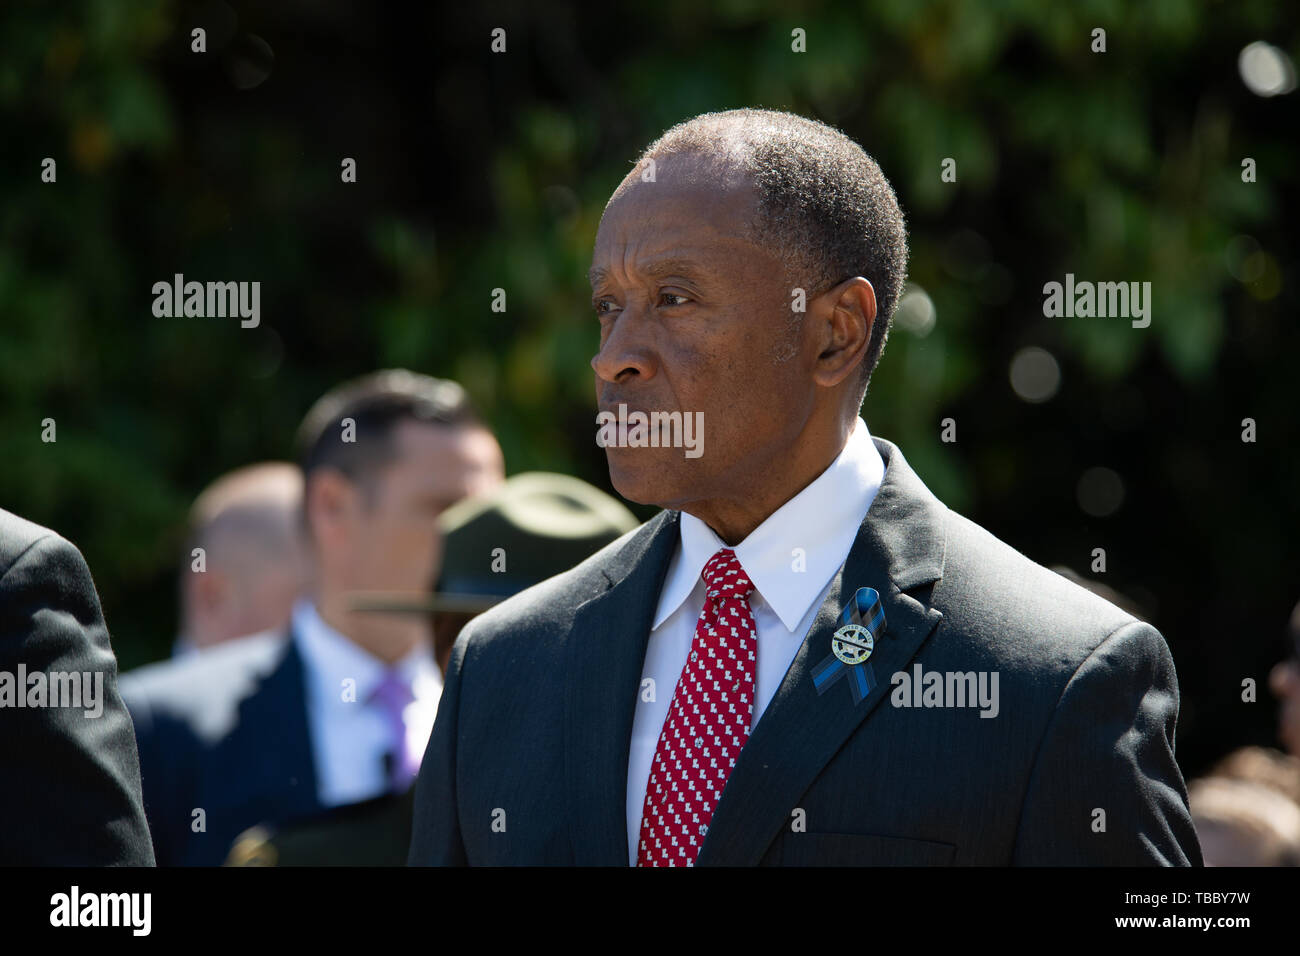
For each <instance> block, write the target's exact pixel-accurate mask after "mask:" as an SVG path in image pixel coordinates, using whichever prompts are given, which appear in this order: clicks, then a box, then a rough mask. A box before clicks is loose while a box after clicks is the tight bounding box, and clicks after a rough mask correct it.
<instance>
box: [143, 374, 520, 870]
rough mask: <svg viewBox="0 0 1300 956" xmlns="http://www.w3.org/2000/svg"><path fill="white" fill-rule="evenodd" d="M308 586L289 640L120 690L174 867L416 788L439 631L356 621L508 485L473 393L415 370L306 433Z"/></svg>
mask: <svg viewBox="0 0 1300 956" xmlns="http://www.w3.org/2000/svg"><path fill="white" fill-rule="evenodd" d="M298 444H299V448H300V453H301V457H300V462H301V469H302V473H303V503H304V509H303V515H304V527H305V531H306V541H307V548H308V554H309V566H310V575H311V583H310V585H309V588H308V592H307V593H308V596H307V597H305V598H303V599H302V600H300V601H298V602H297V604H296V605H295V606H294V609H293V613H292V616H291V619H290V624H289V629H288V632H289V639H288V641H280V642H275V643H271V642H267V641H261V640H251V641H237V642H233V643H231V644H230V645H229V646H228V647H224V648H221V647H219V648H216V649H214V650H212V651H209V652H207V653H205V654H203V655H201V657H200V658H199V659H198V660H197V661H193V662H190V661H179V662H169V663H167V664H162V665H155V666H154V667H152V668H145V669H143V670H142V671H141V672H138V673H137V674H135V675H131V679H130V680H124V681H123V696H124V697H125V698H126V700H127V703H128V705H129V706H130V707H131V709H132V713H133V715H134V716H135V719H136V732H137V737H138V740H139V744H140V755H141V756H140V759H141V771H142V776H143V779H144V794H145V809H146V812H147V813H148V815H149V822H150V828H151V830H152V832H153V835H154V843H155V847H156V848H157V852H158V860H159V863H160V864H162V865H168V864H198V865H205V864H206V865H213V864H219V863H222V862H223V861H225V860H226V859H227V855H228V853H229V851H230V849H231V845H232V842H233V840H234V838H235V837H236V835H238V834H239V833H241V832H242V831H244V830H245V829H247V828H249V827H252V826H254V825H258V824H267V825H278V824H282V823H284V822H287V821H291V820H297V819H306V818H310V817H313V816H316V815H319V814H320V813H322V812H323V811H326V810H329V809H331V808H340V807H346V806H349V805H353V804H357V803H360V802H363V801H366V800H370V799H373V798H376V797H379V796H383V795H385V794H389V793H400V792H402V791H404V790H406V789H407V788H408V787H409V786H410V784H411V782H412V781H413V779H414V776H415V773H416V771H417V770H418V766H419V758H420V755H421V754H422V752H423V747H424V743H425V741H426V740H427V738H428V735H429V730H430V728H431V726H432V724H433V718H434V715H435V714H436V711H437V705H438V698H439V695H440V694H441V689H442V677H441V674H440V673H439V671H438V668H437V666H436V664H435V662H434V658H433V651H432V642H431V637H430V633H429V625H428V621H427V619H425V618H423V617H411V616H401V615H391V614H381V613H373V612H365V611H358V610H356V609H355V608H356V606H357V605H358V604H359V603H361V602H363V601H364V600H365V599H366V598H367V597H368V596H369V597H373V596H374V595H375V594H376V593H378V594H384V595H403V594H411V593H413V592H422V591H424V589H425V588H426V587H427V585H428V582H429V581H430V580H432V579H434V577H435V576H436V574H437V569H438V564H439V562H440V560H441V538H440V535H439V532H438V525H437V522H438V518H439V516H440V515H441V513H442V512H443V511H444V510H445V509H446V508H448V507H449V506H450V505H452V504H454V503H455V502H456V501H459V500H460V499H461V498H464V497H466V496H468V495H472V494H479V493H483V492H486V491H489V490H490V489H491V488H493V487H495V486H496V485H497V484H499V483H500V482H501V481H502V480H503V473H504V465H503V460H502V454H501V449H500V447H499V446H498V444H497V442H496V439H495V438H493V436H492V435H491V433H490V432H489V431H488V430H487V429H486V428H485V427H484V426H483V425H482V423H481V422H480V421H479V420H478V418H477V415H476V414H475V413H474V411H473V409H472V408H471V406H470V403H469V400H468V398H467V396H466V395H465V392H464V390H463V389H462V388H461V387H460V386H459V385H457V384H455V383H454V382H447V381H441V380H438V379H433V378H429V377H427V376H423V375H416V374H414V373H412V372H408V371H405V370H389V371H382V372H376V373H374V374H372V375H369V376H366V377H364V378H362V379H359V380H356V381H353V382H349V383H346V384H344V385H341V386H339V387H338V388H336V389H333V390H332V391H330V392H329V393H328V394H326V395H325V396H324V397H322V398H321V399H320V400H319V401H318V402H317V403H316V404H315V405H314V406H313V407H312V409H311V410H310V411H309V412H308V414H307V416H306V418H305V419H304V421H303V425H302V427H301V429H300V432H299V442H298Z"/></svg>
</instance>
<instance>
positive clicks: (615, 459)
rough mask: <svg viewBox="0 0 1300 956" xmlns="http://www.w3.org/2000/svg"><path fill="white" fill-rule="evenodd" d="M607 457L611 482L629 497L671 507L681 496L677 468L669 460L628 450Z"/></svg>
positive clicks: (624, 495) (629, 499)
mask: <svg viewBox="0 0 1300 956" xmlns="http://www.w3.org/2000/svg"><path fill="white" fill-rule="evenodd" d="M606 457H607V459H608V461H609V481H610V484H612V485H613V486H614V490H615V491H617V492H618V493H619V494H620V495H622V496H623V497H624V498H626V499H627V500H628V501H634V502H636V503H637V504H639V505H656V506H658V507H660V508H667V507H670V505H669V504H668V502H671V501H676V500H677V499H678V497H679V496H678V495H677V494H675V493H674V492H675V491H677V490H678V489H677V481H676V480H675V478H676V476H675V473H674V470H673V469H672V468H671V466H668V465H667V464H666V463H665V462H662V461H652V460H650V459H649V458H647V457H644V456H638V457H637V458H636V459H634V458H633V457H632V456H630V455H628V454H627V452H626V450H621V451H620V452H619V453H618V454H617V455H616V454H612V453H611V454H607V456H606Z"/></svg>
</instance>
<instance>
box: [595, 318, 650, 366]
mask: <svg viewBox="0 0 1300 956" xmlns="http://www.w3.org/2000/svg"><path fill="white" fill-rule="evenodd" d="M647 331H648V330H647V329H646V328H645V320H644V319H642V318H641V317H640V316H639V315H638V314H636V313H635V312H633V311H631V310H630V309H625V310H624V311H623V313H622V314H621V315H619V316H618V318H616V319H615V320H614V326H613V328H612V329H610V332H609V335H608V336H607V337H606V339H605V341H604V343H603V344H602V345H601V347H600V351H599V352H597V353H596V354H595V356H594V357H593V358H592V360H591V367H592V369H594V370H595V372H596V375H597V377H599V378H600V379H602V380H604V381H606V382H610V383H615V382H617V383H620V384H622V383H626V382H627V381H628V380H629V379H631V378H639V379H649V378H653V377H654V375H655V373H656V371H658V362H657V361H656V359H655V353H654V349H653V348H652V347H651V345H650V343H649V342H648V341H647V338H646V333H647Z"/></svg>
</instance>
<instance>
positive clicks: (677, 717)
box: [636, 548, 758, 866]
mask: <svg viewBox="0 0 1300 956" xmlns="http://www.w3.org/2000/svg"><path fill="white" fill-rule="evenodd" d="M700 576H701V577H702V578H703V579H704V583H705V584H706V585H707V586H708V591H707V593H706V596H705V599H704V610H702V611H701V612H700V619H699V621H697V622H696V624H695V640H694V641H692V642H691V652H690V654H689V655H687V659H686V666H685V667H683V668H682V676H681V677H680V678H678V680H677V690H676V691H674V692H673V702H672V705H671V706H670V707H669V708H668V716H667V718H666V719H665V720H664V729H663V732H662V733H661V734H660V735H659V745H658V746H657V747H656V748H655V757H654V762H653V763H652V764H651V765H650V780H649V782H648V783H647V785H646V793H645V807H644V808H643V809H642V811H641V840H640V846H639V848H638V850H637V859H636V865H637V866H694V865H695V858H696V857H697V856H699V853H700V847H701V846H703V845H704V836H705V834H706V833H707V832H708V829H709V823H710V822H711V821H712V820H713V810H714V808H715V807H717V805H718V798H719V797H720V796H722V788H723V787H724V786H726V783H727V777H728V775H729V774H730V773H731V768H732V767H734V766H735V765H736V757H737V756H739V754H740V748H741V747H743V746H745V741H746V740H748V739H749V727H750V719H751V718H752V717H753V714H754V674H755V671H756V668H757V660H758V657H757V655H758V630H757V628H755V626H754V613H753V611H751V610H750V608H749V601H748V600H746V599H747V598H748V596H749V592H751V591H753V590H754V585H753V583H752V582H751V581H750V580H749V576H748V575H746V574H745V570H744V568H742V567H741V566H740V562H739V561H737V560H736V552H734V551H732V550H731V549H730V548H723V549H722V550H721V551H719V552H718V553H717V554H715V555H714V556H713V557H711V558H710V559H709V561H708V563H707V564H706V565H704V571H703V572H702V573H701V575H700Z"/></svg>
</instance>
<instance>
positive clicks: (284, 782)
mask: <svg viewBox="0 0 1300 956" xmlns="http://www.w3.org/2000/svg"><path fill="white" fill-rule="evenodd" d="M286 643H287V646H286V648H285V652H284V656H283V657H282V658H281V660H280V663H279V664H278V665H277V666H276V668H275V669H274V670H272V671H271V672H270V673H269V674H267V676H266V679H265V680H264V681H263V682H262V686H261V687H260V688H258V690H257V692H256V693H254V694H252V695H250V696H249V698H248V699H247V700H245V701H244V703H243V705H242V707H241V714H240V719H239V724H240V731H239V740H237V741H235V742H234V746H233V747H232V748H231V750H232V752H233V754H234V756H235V758H236V759H238V760H239V761H240V763H241V767H240V771H239V773H238V774H236V775H235V776H234V779H236V780H238V779H240V778H243V780H244V783H243V787H244V788H245V792H246V793H248V795H249V798H251V800H253V801H254V802H255V804H256V805H258V806H259V808H260V810H261V812H262V813H263V814H265V815H266V816H267V817H268V821H269V822H281V821H283V820H288V819H291V818H294V817H297V816H302V815H306V814H309V813H314V812H316V811H317V810H319V809H320V801H319V798H318V796H317V793H316V789H317V788H316V767H315V761H314V759H313V757H312V746H311V733H310V729H309V727H308V718H307V694H306V686H305V680H306V678H305V675H304V671H303V660H302V655H301V653H300V652H299V650H298V642H297V641H296V640H295V639H294V636H293V634H292V633H290V634H289V637H288V640H287V642H286ZM250 758H251V760H252V762H251V764H250ZM250 769H251V770H252V771H253V772H252V773H250V772H249V771H250Z"/></svg>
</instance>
